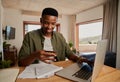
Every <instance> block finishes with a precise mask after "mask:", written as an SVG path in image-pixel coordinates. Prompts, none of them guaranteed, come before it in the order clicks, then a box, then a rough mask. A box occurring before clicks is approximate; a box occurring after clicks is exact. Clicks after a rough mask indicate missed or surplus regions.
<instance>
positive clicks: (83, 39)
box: [77, 20, 103, 52]
mask: <svg viewBox="0 0 120 82" xmlns="http://www.w3.org/2000/svg"><path fill="white" fill-rule="evenodd" d="M102 25H103V22H102V20H99V21H98V20H97V21H96V20H95V21H90V22H87V23H82V24H78V44H77V45H78V49H79V51H80V52H95V51H96V46H97V42H98V41H99V40H101V38H102Z"/></svg>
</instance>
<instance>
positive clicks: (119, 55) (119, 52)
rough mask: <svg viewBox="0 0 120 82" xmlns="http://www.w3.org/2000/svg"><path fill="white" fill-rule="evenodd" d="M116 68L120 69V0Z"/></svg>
mask: <svg viewBox="0 0 120 82" xmlns="http://www.w3.org/2000/svg"><path fill="white" fill-rule="evenodd" d="M116 67H117V68H119V69H120V0H119V7H118V29H117V61H116Z"/></svg>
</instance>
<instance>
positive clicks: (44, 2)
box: [2, 0, 106, 15]
mask: <svg viewBox="0 0 120 82" xmlns="http://www.w3.org/2000/svg"><path fill="white" fill-rule="evenodd" d="M105 1H106V0H2V5H3V7H4V8H13V9H19V10H21V11H23V12H29V13H30V12H34V13H39V14H40V12H41V11H42V10H43V9H44V8H45V7H53V8H55V9H57V10H58V12H59V14H60V15H61V14H64V15H73V14H77V13H80V12H82V11H85V10H88V9H91V8H94V7H96V6H99V5H101V4H103V3H104V2H105Z"/></svg>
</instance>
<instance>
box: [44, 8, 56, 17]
mask: <svg viewBox="0 0 120 82" xmlns="http://www.w3.org/2000/svg"><path fill="white" fill-rule="evenodd" d="M44 15H52V16H56V17H58V11H57V10H56V9H54V8H50V7H48V8H45V9H43V11H42V17H43V16H44Z"/></svg>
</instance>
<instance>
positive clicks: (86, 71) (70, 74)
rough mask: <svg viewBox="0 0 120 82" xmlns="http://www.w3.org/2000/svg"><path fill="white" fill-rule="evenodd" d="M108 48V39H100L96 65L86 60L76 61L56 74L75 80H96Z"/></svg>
mask: <svg viewBox="0 0 120 82" xmlns="http://www.w3.org/2000/svg"><path fill="white" fill-rule="evenodd" d="M106 48H107V40H100V41H98V44H97V49H96V57H95V61H94V66H92V65H89V64H87V63H85V62H83V63H82V64H79V63H74V64H72V65H70V66H68V67H66V68H64V69H62V70H60V71H58V72H56V75H58V76H61V77H63V78H66V79H69V80H72V81H75V82H94V79H95V78H96V77H97V76H98V74H99V73H100V70H101V69H102V66H103V65H104V59H105V53H106Z"/></svg>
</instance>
